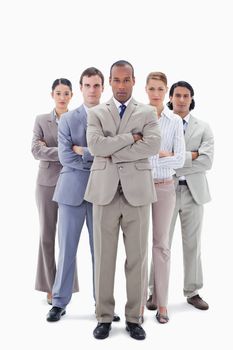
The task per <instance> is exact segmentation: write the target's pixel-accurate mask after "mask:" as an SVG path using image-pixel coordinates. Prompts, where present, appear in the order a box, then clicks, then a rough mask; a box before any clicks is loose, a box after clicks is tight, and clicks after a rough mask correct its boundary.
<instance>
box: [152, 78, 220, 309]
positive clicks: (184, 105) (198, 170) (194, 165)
mask: <svg viewBox="0 0 233 350" xmlns="http://www.w3.org/2000/svg"><path fill="white" fill-rule="evenodd" d="M169 97H170V102H169V103H168V107H169V108H170V109H172V110H173V111H174V113H176V114H178V115H179V116H180V117H181V118H182V121H183V126H184V134H185V144H186V156H185V163H184V166H183V167H182V168H180V169H176V170H175V171H176V174H175V176H174V180H175V187H176V206H175V210H174V213H173V218H172V221H171V226H170V246H171V244H172V239H173V233H174V229H175V224H176V220H177V217H178V216H179V218H180V223H181V233H182V243H183V262H184V296H185V297H187V302H188V303H189V304H191V305H193V306H194V307H196V308H197V309H199V310H207V309H208V308H209V305H208V304H207V302H205V301H204V300H203V299H202V298H201V297H200V295H199V289H201V288H202V286H203V275H202V263H201V231H202V222H203V212H204V208H203V204H205V203H207V202H209V201H210V200H211V197H210V192H209V187H208V182H207V178H206V171H207V170H209V169H211V167H212V163H213V155H214V137H213V133H212V131H211V129H210V127H209V125H208V124H207V123H205V122H204V121H202V120H200V119H197V118H196V117H194V116H193V115H192V114H191V113H190V111H191V110H193V109H194V107H195V102H194V90H193V88H192V86H191V85H190V84H189V83H187V82H186V81H178V82H177V83H175V84H173V85H172V87H171V89H170V92H169ZM152 284H153V281H152V279H151V278H150V284H149V285H150V286H151V285H152ZM150 294H153V290H152V288H151V287H150ZM147 308H148V309H149V310H153V309H155V308H156V305H153V302H152V298H151V296H150V298H149V299H148V301H147Z"/></svg>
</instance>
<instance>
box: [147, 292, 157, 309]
mask: <svg viewBox="0 0 233 350" xmlns="http://www.w3.org/2000/svg"><path fill="white" fill-rule="evenodd" d="M146 307H147V309H148V310H156V309H157V306H156V305H155V304H154V303H153V301H152V295H150V296H149V298H148V300H147V302H146Z"/></svg>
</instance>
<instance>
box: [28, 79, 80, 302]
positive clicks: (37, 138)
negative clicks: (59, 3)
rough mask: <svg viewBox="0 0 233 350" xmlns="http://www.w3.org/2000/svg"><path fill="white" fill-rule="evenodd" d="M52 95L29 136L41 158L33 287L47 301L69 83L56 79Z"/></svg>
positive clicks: (51, 278) (52, 276)
mask: <svg viewBox="0 0 233 350" xmlns="http://www.w3.org/2000/svg"><path fill="white" fill-rule="evenodd" d="M51 95H52V98H53V99H54V102H55V108H54V109H53V111H52V112H51V113H48V114H42V115H38V116H37V117H36V120H35V125H34V129H33V139H32V154H33V156H34V158H35V159H38V160H40V163H39V172H38V177H37V184H36V203H37V207H38V212H39V222H40V242H39V255H38V264H37V274H36V284H35V289H36V290H39V291H42V292H46V293H47V301H48V303H49V304H50V303H51V298H52V295H51V291H52V287H53V283H54V279H55V274H56V263H55V234H56V225H57V211H58V205H57V203H56V202H53V201H52V198H53V193H54V189H55V186H56V183H57V179H58V176H59V173H60V170H61V168H62V165H61V164H60V162H59V158H58V143H57V131H58V123H59V119H60V117H61V115H62V114H63V113H65V112H67V111H68V104H69V102H70V99H71V97H72V95H73V93H72V85H71V82H70V81H69V80H68V79H63V78H61V79H56V80H55V81H54V82H53V85H52V92H51ZM75 284H76V285H75V286H74V291H77V290H78V288H77V280H76V283H75Z"/></svg>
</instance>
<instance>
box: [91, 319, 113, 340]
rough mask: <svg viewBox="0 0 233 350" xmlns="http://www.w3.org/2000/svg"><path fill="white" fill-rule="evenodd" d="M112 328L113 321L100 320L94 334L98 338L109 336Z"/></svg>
mask: <svg viewBox="0 0 233 350" xmlns="http://www.w3.org/2000/svg"><path fill="white" fill-rule="evenodd" d="M110 330H111V323H102V322H99V323H98V324H97V327H96V328H95V329H94V331H93V335H94V337H95V338H96V339H105V338H107V337H108V336H109V332H110Z"/></svg>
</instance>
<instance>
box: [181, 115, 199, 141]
mask: <svg viewBox="0 0 233 350" xmlns="http://www.w3.org/2000/svg"><path fill="white" fill-rule="evenodd" d="M196 124H197V122H196V120H195V118H194V117H193V116H192V115H190V118H189V122H188V126H187V128H186V130H185V135H184V138H185V141H186V142H188V140H189V139H190V138H191V136H192V134H193V132H194V130H195V128H196Z"/></svg>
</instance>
